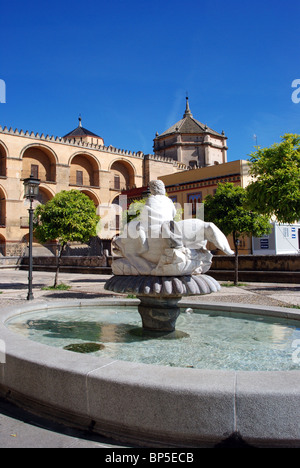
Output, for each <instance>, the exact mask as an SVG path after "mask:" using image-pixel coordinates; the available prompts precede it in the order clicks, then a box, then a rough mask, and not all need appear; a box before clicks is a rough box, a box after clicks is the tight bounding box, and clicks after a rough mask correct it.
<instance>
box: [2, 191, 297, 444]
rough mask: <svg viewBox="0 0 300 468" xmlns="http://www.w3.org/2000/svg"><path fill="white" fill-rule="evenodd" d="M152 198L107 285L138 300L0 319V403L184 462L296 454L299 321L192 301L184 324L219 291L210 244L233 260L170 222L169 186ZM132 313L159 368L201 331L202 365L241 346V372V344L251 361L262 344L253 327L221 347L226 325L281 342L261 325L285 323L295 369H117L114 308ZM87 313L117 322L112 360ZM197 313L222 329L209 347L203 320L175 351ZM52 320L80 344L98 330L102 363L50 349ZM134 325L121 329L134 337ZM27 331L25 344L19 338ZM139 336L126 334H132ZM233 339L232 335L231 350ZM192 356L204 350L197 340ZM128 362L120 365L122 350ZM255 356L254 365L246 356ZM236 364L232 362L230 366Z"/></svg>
mask: <svg viewBox="0 0 300 468" xmlns="http://www.w3.org/2000/svg"><path fill="white" fill-rule="evenodd" d="M150 186H151V190H152V194H151V196H150V197H149V200H148V202H147V203H146V205H145V209H144V210H143V212H142V213H141V217H140V219H139V220H135V221H132V222H131V223H128V224H127V225H126V226H125V229H124V232H123V233H122V234H121V235H120V236H119V237H118V238H116V239H115V242H114V246H113V255H114V256H113V264H112V268H113V276H112V277H111V279H110V280H108V282H107V283H106V289H107V290H109V291H113V292H116V293H127V294H134V295H135V296H136V297H137V298H138V299H129V298H107V299H104V298H101V299H97V300H95V301H93V300H78V301H68V300H65V301H62V302H61V303H60V302H58V301H57V302H55V301H52V302H51V303H50V302H38V301H33V302H32V303H30V304H27V305H22V306H17V305H16V306H15V307H12V308H3V309H2V310H1V315H0V395H1V396H2V397H5V398H6V399H8V400H10V401H13V402H14V403H16V404H19V405H21V406H22V407H24V405H25V407H26V408H28V409H30V410H32V411H34V412H35V413H38V414H40V415H43V416H47V417H50V418H51V419H54V420H58V421H63V422H64V423H67V424H68V425H70V424H71V425H74V426H76V427H81V428H85V429H86V428H88V429H89V430H90V431H93V432H95V433H98V434H101V435H106V436H109V437H113V438H115V439H116V440H121V441H124V442H128V443H130V444H134V445H135V446H136V445H138V446H141V447H163V448H166V447H180V449H181V451H182V449H183V448H189V447H192V448H193V447H216V446H225V447H226V446H229V447H232V446H235V447H240V446H241V447H244V446H247V444H249V445H250V446H252V447H265V446H266V447H295V448H299V447H300V427H299V420H300V373H299V365H300V359H299V345H300V339H299V337H300V327H299V325H298V324H299V323H300V313H299V311H298V310H295V309H288V308H273V307H255V306H251V305H247V304H243V305H241V304H232V303H230V304H221V303H205V302H203V301H197V300H196V299H195V301H193V306H192V307H193V309H194V314H191V315H188V314H180V316H179V317H178V314H179V306H180V307H182V309H183V310H186V309H187V308H188V307H191V304H190V302H189V301H186V302H185V301H184V298H185V297H187V296H193V295H198V294H201V295H202V294H203V295H204V294H210V293H212V292H216V291H218V290H219V285H218V283H217V282H216V281H215V280H214V279H213V278H211V277H210V276H209V275H207V272H208V270H209V268H210V265H211V259H212V256H211V253H210V252H209V251H208V250H207V248H206V242H207V240H209V241H211V242H213V243H214V245H216V247H218V248H219V249H221V250H222V251H223V252H225V253H226V254H229V255H230V254H232V251H231V250H230V248H229V246H228V243H227V240H226V238H225V237H224V236H223V234H222V233H221V232H220V231H219V230H218V229H217V228H216V226H214V225H213V224H211V223H205V222H203V221H201V220H198V219H192V220H184V221H178V222H174V221H173V219H174V214H175V212H174V205H173V204H172V202H171V201H170V200H169V199H168V198H167V197H166V196H165V194H164V187H163V185H162V184H159V183H158V184H157V183H151V185H150ZM136 306H137V307H138V308H139V314H140V316H141V317H142V325H143V326H142V327H140V329H141V330H142V335H143V333H144V332H145V334H144V335H143V336H142V341H143V340H144V342H145V343H146V345H145V346H144V349H145V348H147V349H148V348H150V347H151V346H150V344H151V342H154V341H159V340H160V343H159V346H160V347H158V348H155V351H154V352H153V355H154V356H157V355H159V349H162V348H166V346H165V345H167V344H168V345H170V349H171V353H172V352H174V351H173V350H174V349H175V347H176V345H177V344H180V345H181V348H180V352H179V353H177V355H179V356H181V355H184V353H185V352H186V347H185V343H186V341H185V340H186V339H190V337H191V335H192V332H193V328H197V329H198V330H199V329H200V330H202V343H201V345H202V348H201V349H202V351H201V352H202V354H205V353H207V354H208V351H207V350H209V349H210V353H211V355H212V356H214V355H215V354H220V353H221V346H219V345H218V343H217V342H215V349H214V343H213V341H214V338H215V335H216V334H217V333H219V335H220V338H221V341H222V347H223V349H225V350H226V351H227V348H229V346H227V344H228V343H229V342H230V341H231V340H232V341H234V339H235V338H237V339H236V343H235V345H236V346H235V351H234V353H235V359H236V361H239V360H240V358H241V353H240V352H239V344H240V341H239V340H240V338H241V335H242V334H244V336H246V337H247V340H248V341H249V340H250V339H251V340H252V342H251V346H252V349H253V348H255V347H257V346H258V347H259V345H260V344H261V343H259V342H258V338H257V334H256V331H255V332H254V333H253V334H252V336H250V334H249V329H248V328H247V327H246V328H245V329H244V332H241V327H240V326H239V324H238V322H236V324H235V327H232V326H231V325H230V326H229V332H230V333H229V335H227V336H226V337H225V331H224V328H225V327H224V323H223V322H222V317H221V315H222V314H223V315H224V316H225V318H226V319H227V318H228V317H230V315H232V314H235V313H238V314H240V315H241V316H243V321H244V322H247V321H253V322H255V320H257V322H260V326H262V328H263V335H264V336H267V337H270V336H272V334H274V335H275V336H274V338H275V341H276V339H277V338H278V336H280V334H281V335H284V333H285V332H282V329H280V326H279V329H276V330H279V332H277V331H276V332H274V330H275V328H273V326H271V328H266V329H265V328H264V324H263V323H262V321H263V319H266V322H268V321H269V320H270V321H271V323H272V324H273V323H274V325H276V326H277V325H278V324H277V323H276V322H279V321H284V322H286V323H287V325H288V326H289V327H290V328H289V331H288V334H289V336H290V342H289V344H286V342H285V341H283V343H284V347H285V349H286V347H287V346H289V347H291V348H293V346H295V348H294V349H292V350H291V351H292V353H291V351H289V353H288V356H287V360H288V359H292V357H293V358H294V362H292V363H289V362H287V361H285V367H283V368H280V367H278V369H277V368H276V366H274V367H272V368H271V370H268V369H267V370H266V368H264V367H261V368H260V370H256V367H251V366H250V368H249V369H247V370H246V371H245V370H243V369H242V370H240V369H241V368H240V367H239V368H237V369H236V368H233V369H232V368H231V367H229V366H228V367H226V366H225V367H222V368H220V367H217V368H212V367H210V363H208V365H207V367H199V368H198V367H197V366H196V363H195V366H192V365H186V362H185V363H184V365H183V367H180V365H179V364H177V362H178V361H176V364H175V367H172V366H171V365H168V363H167V364H165V363H164V364H160V365H156V363H152V362H150V361H147V363H144V362H140V361H136V360H130V359H127V358H126V357H125V359H124V360H121V357H123V356H121V357H120V354H118V353H117V352H116V346H115V345H116V341H118V340H117V339H116V340H115V341H114V338H115V335H114V333H115V330H116V329H117V328H118V327H119V322H117V320H118V317H117V316H115V317H114V313H115V311H116V309H117V308H121V309H125V308H126V307H131V308H132V309H133V308H134V307H136ZM66 308H68V309H69V311H70V310H71V311H72V312H73V311H75V315H76V320H75V321H73V320H74V319H73V318H70V317H68V316H67V313H66ZM91 308H94V309H95V314H96V316H101V314H103V312H102V311H103V310H104V309H105V308H106V313H108V314H109V316H110V318H109V320H107V319H105V315H104V319H103V323H104V326H105V327H106V328H105V329H106V332H107V342H108V341H109V342H111V343H112V346H111V353H110V354H105V351H106V348H107V347H108V346H107V347H106V344H107V342H104V343H99V341H100V340H99V330H100V328H99V327H98V326H97V325H96V326H94V322H93V320H94V319H92V320H90V319H89V318H88V317H90V316H89V314H88V311H89V310H90V309H91ZM197 310H198V311H203V312H204V313H209V311H212V314H213V315H215V317H218V318H217V321H218V323H217V325H216V326H215V328H213V329H211V330H210V338H209V337H208V336H206V334H207V335H208V334H209V333H208V328H209V325H207V323H208V322H207V321H203V320H202V319H200V321H198V323H200V326H198V327H196V326H194V325H193V323H192V326H190V328H187V327H186V329H187V330H188V331H189V333H190V337H189V335H187V337H186V336H184V335H183V337H182V336H180V338H182V339H179V340H176V339H173V334H175V338H176V337H177V336H176V332H178V330H177V329H176V328H177V327H176V323H177V324H178V323H179V322H180V328H181V326H182V324H183V328H184V326H185V324H186V323H187V322H186V321H184V320H183V319H184V318H185V319H188V317H190V318H192V316H193V315H195V316H196V315H197V312H196V311H197ZM68 313H69V312H68ZM28 314H29V315H28ZM51 314H54V317H55V320H56V321H59V320H60V319H59V318H58V317H62V322H63V323H62V330H63V335H64V336H65V331H66V329H67V328H68V326H69V328H70V329H71V330H73V332H74V333H75V334H76V333H77V330H78V329H80V328H81V327H82V329H84V331H86V323H85V321H86V322H87V321H90V324H91V326H92V330H93V331H92V336H93V339H92V340H91V341H95V342H96V341H97V338H98V343H97V342H96V343H93V342H91V343H90V344H89V346H88V348H89V349H93V350H95V349H96V350H98V351H96V352H95V353H94V354H79V353H78V352H73V351H69V350H67V349H74V346H72V345H73V344H74V343H73V342H71V343H69V344H67V345H66V346H65V344H64V345H63V346H58V347H55V346H49V343H50V341H51V340H52V339H53V335H54V333H53V328H52V329H47V328H46V326H45V322H46V321H47V320H48V319H49V317H50V318H51ZM133 315H134V314H133V313H132V314H131V316H133ZM137 315H138V314H137ZM140 316H139V315H138V321H140ZM28 317H29V321H28ZM78 317H79V318H78ZM45 318H46V320H45ZM113 320H115V323H114V325H115V324H117V325H116V328H114V329H113V331H114V333H111V329H110V328H109V326H107V323H108V322H110V323H111V321H113ZM126 320H127V318H126V319H124V323H125V325H126V326H127V327H128V324H127V323H126ZM182 320H183V321H182ZM233 320H235V319H234V317H233ZM65 321H70V323H69V324H66V323H65ZM35 322H36V323H37V328H43V329H44V330H45V334H46V335H47V339H48V340H50V341H48V342H47V344H45V343H44V342H42V341H41V342H39V341H36V340H35V337H34V336H30V332H31V329H32V328H34V326H35ZM124 323H123V325H124ZM289 324H290V325H289ZM24 325H25V326H24ZM101 326H102V325H101ZM135 326H136V325H135ZM22 327H23V335H22V333H21V334H20V333H18V329H19V331H20V330H21V328H22ZM131 328H132V326H131V325H130V330H129V331H131ZM233 328H234V329H235V330H236V334H235V337H234V338H232V337H233V335H232V329H233ZM291 329H293V330H292V331H291ZM24 330H25V334H24ZM127 330H128V328H127ZM260 330H261V328H260ZM294 330H295V334H294ZM223 331H224V334H223ZM251 333H252V332H251ZM108 335H109V336H108ZM73 336H74V335H72V340H73ZM157 337H158V339H157ZM169 337H171V339H169ZM283 338H284V336H283ZM139 340H140V335H139V336H138V339H135V338H134V339H133V341H131V342H130V347H131V356H132V354H134V353H136V354H137V353H138V351H137V349H138V346H137V345H138V344H141V346H140V348H142V349H143V343H141V341H139ZM85 341H88V340H87V339H86V340H85ZM119 341H121V340H120V338H119ZM191 341H192V340H191ZM121 344H122V343H121ZM194 344H195V346H196V348H197V349H198V348H199V347H198V341H197V339H195V341H194ZM79 345H80V343H79ZM95 345H96V346H95ZM79 347H81V346H79ZM63 348H65V349H63ZM81 348H82V347H81ZM194 349H195V348H193V349H192V350H191V351H189V353H190V354H189V355H190V356H193V355H194V354H195V352H194ZM277 349H278V348H277ZM157 350H158V351H157ZM102 352H103V354H102ZM120 352H121V354H122V349H121V351H120ZM229 353H230V352H229ZM247 353H248V357H250V358H251V357H252V356H251V354H252V351H251V349H250V348H248V349H247ZM263 353H264V350H263ZM267 353H269V354H267ZM267 353H266V354H267V356H263V359H261V360H262V361H264V362H265V363H268V362H269V361H270V360H272V351H270V350H269V349H268V350H267ZM174 354H175V352H174ZM279 354H280V353H279ZM261 355H262V354H260V355H259V354H257V355H256V356H258V357H257V358H256V359H257V360H260V356H261ZM227 356H228V352H227ZM3 358H4V359H3ZM228 358H229V361H230V359H231V358H232V356H231V355H229V356H228ZM222 360H224V355H222V353H221V357H220V359H219V362H220V361H221V364H222ZM189 364H191V361H190V362H189ZM272 364H273V363H272ZM190 367H194V368H190ZM285 369H288V370H285ZM298 413H299V414H298ZM160 450H162V449H160Z"/></svg>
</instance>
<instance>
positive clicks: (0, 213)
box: [0, 186, 7, 227]
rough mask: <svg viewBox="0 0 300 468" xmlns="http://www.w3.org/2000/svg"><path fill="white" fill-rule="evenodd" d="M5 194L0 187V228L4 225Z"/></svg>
mask: <svg viewBox="0 0 300 468" xmlns="http://www.w3.org/2000/svg"><path fill="white" fill-rule="evenodd" d="M6 198H7V197H6V193H5V191H4V189H3V188H2V187H1V186H0V227H4V226H5V225H6Z"/></svg>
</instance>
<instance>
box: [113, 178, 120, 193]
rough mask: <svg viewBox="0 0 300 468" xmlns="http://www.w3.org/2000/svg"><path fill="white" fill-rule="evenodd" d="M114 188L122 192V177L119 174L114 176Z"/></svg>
mask: <svg viewBox="0 0 300 468" xmlns="http://www.w3.org/2000/svg"><path fill="white" fill-rule="evenodd" d="M114 188H115V189H116V190H120V176H119V175H118V174H115V175H114Z"/></svg>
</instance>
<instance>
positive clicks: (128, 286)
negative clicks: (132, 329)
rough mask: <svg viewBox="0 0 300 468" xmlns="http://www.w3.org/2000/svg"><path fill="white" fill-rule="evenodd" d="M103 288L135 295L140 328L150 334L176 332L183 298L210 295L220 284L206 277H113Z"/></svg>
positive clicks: (218, 288)
mask: <svg viewBox="0 0 300 468" xmlns="http://www.w3.org/2000/svg"><path fill="white" fill-rule="evenodd" d="M105 289H106V290H108V291H113V292H116V293H123V294H124V293H127V294H134V295H136V296H137V298H138V299H140V301H141V302H140V304H139V306H138V311H139V313H140V315H141V318H142V323H143V328H144V329H146V330H150V331H151V330H152V331H165V332H171V331H174V330H175V325H176V320H177V318H178V316H179V314H180V306H179V304H178V303H179V301H180V299H181V298H182V297H183V296H195V295H197V296H198V295H202V294H210V293H212V292H217V291H219V290H220V285H219V283H218V282H217V281H216V280H215V279H214V278H212V277H210V276H208V275H190V276H133V275H128V276H125V275H124V276H121V275H120V276H118V275H115V276H112V277H111V278H110V279H109V280H108V281H107V282H106V284H105Z"/></svg>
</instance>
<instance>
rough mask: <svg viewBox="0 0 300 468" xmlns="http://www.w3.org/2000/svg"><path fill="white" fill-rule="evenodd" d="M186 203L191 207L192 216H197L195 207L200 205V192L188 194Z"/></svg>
mask: <svg viewBox="0 0 300 468" xmlns="http://www.w3.org/2000/svg"><path fill="white" fill-rule="evenodd" d="M188 203H191V205H192V214H193V215H196V214H197V205H198V204H200V203H202V192H198V193H189V194H188Z"/></svg>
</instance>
